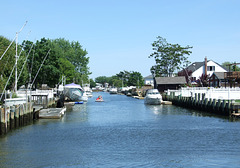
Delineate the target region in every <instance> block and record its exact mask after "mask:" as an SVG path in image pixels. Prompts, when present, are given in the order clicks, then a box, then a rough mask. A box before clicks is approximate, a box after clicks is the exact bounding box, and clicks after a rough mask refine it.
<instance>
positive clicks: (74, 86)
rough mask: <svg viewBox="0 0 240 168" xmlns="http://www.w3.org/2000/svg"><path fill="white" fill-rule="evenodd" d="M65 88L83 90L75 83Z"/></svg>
mask: <svg viewBox="0 0 240 168" xmlns="http://www.w3.org/2000/svg"><path fill="white" fill-rule="evenodd" d="M64 87H67V88H79V89H82V88H81V86H80V85H77V84H75V83H70V84H67V85H65V86H64Z"/></svg>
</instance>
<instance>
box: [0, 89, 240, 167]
mask: <svg viewBox="0 0 240 168" xmlns="http://www.w3.org/2000/svg"><path fill="white" fill-rule="evenodd" d="M98 95H102V96H103V99H104V100H105V101H104V102H95V101H94V100H95V99H96V97H97V96H98ZM239 155H240V122H238V121H235V122H232V121H230V120H229V119H228V118H226V117H220V116H214V115H209V114H206V113H201V112H198V111H194V110H189V109H184V108H181V107H176V106H173V105H158V106H155V105H151V106H150V105H145V104H144V101H143V100H138V99H134V98H131V97H127V96H124V95H110V94H109V93H104V92H99V93H94V94H93V98H91V99H89V101H88V102H87V103H86V104H77V105H75V106H73V107H72V108H69V109H68V111H67V112H66V115H65V116H64V117H63V118H62V119H57V120H43V119H42V120H38V121H35V122H34V124H32V125H28V126H25V127H22V128H20V129H16V130H14V131H11V132H9V133H8V134H7V135H6V136H3V137H0V167H1V168H8V167H17V168H18V167H19V168H20V167H21V168H22V167H31V168H33V167H46V168H49V167H94V168H95V167H103V168H106V167H114V168H115V167H119V168H120V167H136V168H137V167H168V168H169V167H172V168H175V167H179V168H180V167H184V168H186V167H187V168H188V167H189V168H194V167H197V168H198V167H204V168H205V167H208V168H211V167H214V168H215V167H218V168H219V167H239V166H240V159H239Z"/></svg>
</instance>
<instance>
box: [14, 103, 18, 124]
mask: <svg viewBox="0 0 240 168" xmlns="http://www.w3.org/2000/svg"><path fill="white" fill-rule="evenodd" d="M14 119H15V128H18V127H19V105H15V113H14Z"/></svg>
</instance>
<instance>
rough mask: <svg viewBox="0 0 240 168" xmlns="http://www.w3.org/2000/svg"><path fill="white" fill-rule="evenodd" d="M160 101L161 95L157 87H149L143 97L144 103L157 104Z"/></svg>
mask: <svg viewBox="0 0 240 168" xmlns="http://www.w3.org/2000/svg"><path fill="white" fill-rule="evenodd" d="M161 102H162V96H161V94H160V93H159V91H158V90H157V89H149V90H148V91H147V93H146V96H145V98H144V103H145V104H152V105H158V104H161Z"/></svg>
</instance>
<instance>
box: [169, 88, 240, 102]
mask: <svg viewBox="0 0 240 168" xmlns="http://www.w3.org/2000/svg"><path fill="white" fill-rule="evenodd" d="M171 92H174V93H175V96H179V95H181V96H183V97H195V94H198V93H201V94H202V93H204V94H205V95H206V97H205V98H209V99H210V98H211V99H221V100H236V99H240V88H212V87H211V88H209V87H208V88H206V87H205V88H203V87H192V88H182V89H179V90H168V91H167V95H170V93H171Z"/></svg>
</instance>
